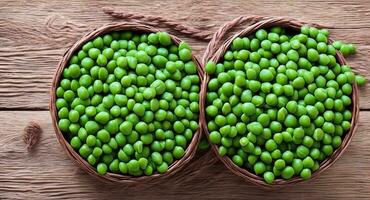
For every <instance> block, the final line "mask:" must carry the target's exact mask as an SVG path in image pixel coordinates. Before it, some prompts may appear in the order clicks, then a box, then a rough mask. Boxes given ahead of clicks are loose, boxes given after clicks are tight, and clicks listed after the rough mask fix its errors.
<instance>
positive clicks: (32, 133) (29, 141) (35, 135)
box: [23, 122, 42, 152]
mask: <svg viewBox="0 0 370 200" xmlns="http://www.w3.org/2000/svg"><path fill="white" fill-rule="evenodd" d="M41 133H42V128H41V126H40V125H39V124H38V123H36V122H29V123H28V125H27V126H26V127H25V128H24V135H23V141H24V143H25V144H26V146H27V150H28V151H29V152H30V151H31V150H32V149H33V147H35V145H36V144H37V143H38V141H39V140H40V137H41Z"/></svg>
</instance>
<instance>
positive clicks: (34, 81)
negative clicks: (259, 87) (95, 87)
mask: <svg viewBox="0 0 370 200" xmlns="http://www.w3.org/2000/svg"><path fill="white" fill-rule="evenodd" d="M64 4H65V3H64V2H60V1H56V0H52V1H46V0H42V1H37V2H36V1H24V0H23V1H11V0H10V1H1V2H0V44H1V45H0V109H47V104H48V99H49V97H48V91H49V87H50V82H51V79H52V76H53V73H54V71H55V67H56V65H57V63H58V61H59V60H60V58H61V56H62V55H63V52H64V51H65V50H66V49H67V48H68V47H69V46H71V45H72V44H73V43H74V42H76V41H77V40H78V39H79V38H80V37H81V36H82V35H84V34H85V33H86V32H87V31H89V30H91V29H93V28H94V27H99V26H101V25H103V24H106V23H109V22H112V21H113V19H112V18H111V17H109V16H107V15H105V14H104V13H103V12H102V10H101V8H102V7H104V6H109V7H113V8H117V9H122V10H123V11H135V12H140V13H142V14H150V15H161V16H165V17H168V18H171V19H176V20H178V21H180V22H183V23H186V24H188V25H193V26H200V27H211V28H210V29H208V28H207V30H209V31H214V30H216V28H217V27H218V26H219V25H221V24H223V23H225V22H227V21H228V20H231V19H233V18H234V17H237V16H239V15H248V14H258V15H270V16H288V17H294V18H298V19H301V20H306V21H311V22H316V23H321V24H323V25H326V26H329V27H333V28H334V29H331V30H332V32H333V37H334V38H336V39H341V40H345V41H348V42H353V43H355V44H358V46H359V53H358V55H356V56H355V57H354V58H349V63H350V64H351V65H352V66H353V67H354V68H356V70H357V71H359V72H361V73H362V74H364V75H366V76H368V75H369V74H368V73H369V72H368V70H367V69H368V67H367V65H368V63H370V57H369V56H368V55H369V53H370V26H369V24H370V17H369V15H370V14H369V13H370V12H369V11H370V2H369V1H365V0H358V1H356V2H348V1H344V0H340V1H314V2H305V1H303V0H300V1H294V2H285V3H284V2H275V1H273V0H263V1H248V3H246V2H244V1H234V2H233V3H230V2H227V1H219V0H218V1H211V0H205V1H176V3H166V2H163V1H153V3H152V4H151V5H149V4H147V3H146V1H144V0H141V1H135V0H129V1H125V2H122V1H118V0H114V1H109V3H103V2H100V1H89V2H80V1H71V2H68V5H69V6H65V5H64ZM267 5H268V6H267ZM179 10H181V12H178V11H179ZM313 12H314V14H313ZM183 38H184V37H183ZM187 41H190V43H191V45H192V47H193V49H195V52H196V54H197V55H198V56H199V57H201V55H202V53H203V50H204V48H205V46H206V43H205V42H200V41H195V40H191V39H187ZM367 87H370V86H367ZM367 91H369V89H367V88H362V90H361V93H360V96H361V108H365V109H369V108H370V96H369V95H370V94H367V93H368V92H367Z"/></svg>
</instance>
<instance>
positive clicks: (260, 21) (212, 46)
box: [200, 16, 359, 190]
mask: <svg viewBox="0 0 370 200" xmlns="http://www.w3.org/2000/svg"><path fill="white" fill-rule="evenodd" d="M248 19H250V20H252V21H253V20H254V21H253V22H252V24H251V25H250V26H247V27H246V28H245V29H243V30H241V31H240V32H238V33H236V34H235V35H233V36H232V37H229V38H228V39H227V40H223V37H224V35H225V34H226V32H227V31H228V30H230V29H231V28H232V27H234V26H237V25H239V24H240V23H243V22H246V21H247V20H248ZM302 25H310V26H315V27H323V26H320V25H317V24H312V23H306V22H301V21H297V20H295V19H287V18H276V17H258V16H252V17H239V18H236V19H234V20H232V21H231V22H229V23H227V24H225V25H224V26H223V27H221V28H220V29H219V31H218V32H216V33H215V35H214V37H213V39H212V40H211V42H210V43H209V45H208V48H207V51H206V53H205V55H204V56H203V59H202V63H203V66H204V64H205V63H206V61H208V60H212V61H213V62H215V63H217V62H218V61H221V60H222V58H223V55H224V53H225V52H226V50H227V49H228V48H229V46H230V45H231V43H232V41H233V40H234V39H235V38H236V37H241V36H247V35H250V34H252V33H254V32H255V31H257V30H258V29H260V28H267V27H272V26H282V27H286V28H291V29H294V30H299V29H300V27H301V26H302ZM329 42H332V40H330V39H329ZM218 46H219V47H218ZM336 58H337V61H338V62H339V64H341V65H345V64H346V61H345V59H344V57H343V55H342V54H341V53H340V52H337V54H336ZM209 79H210V77H209V75H208V74H206V73H205V74H204V79H203V83H202V89H201V90H202V92H203V93H202V94H201V95H200V98H201V106H202V107H205V106H206V105H205V100H206V94H207V84H208V81H209ZM351 110H352V119H351V128H350V130H349V131H348V132H347V133H346V134H345V136H344V138H343V141H342V144H341V146H340V147H339V148H337V149H336V150H335V151H334V152H333V154H332V155H331V156H329V157H328V158H326V159H325V160H324V161H323V162H321V163H320V168H319V169H318V170H317V171H316V172H314V173H313V174H312V177H311V179H310V180H312V179H314V178H316V177H318V176H319V175H320V174H322V173H323V172H324V171H325V170H326V169H327V168H329V167H330V166H331V165H332V164H333V163H334V162H335V161H336V160H337V159H338V158H339V157H340V156H341V155H342V153H343V152H344V151H345V150H346V149H347V147H348V145H349V143H350V142H351V140H352V137H353V135H354V133H355V132H356V129H357V125H358V118H359V96H358V88H357V85H356V83H354V84H353V92H352V106H351ZM200 115H201V116H202V117H201V118H202V120H206V117H205V112H204V110H201V113H200ZM202 124H203V130H204V134H206V135H207V136H208V135H209V132H208V128H207V122H206V121H204V122H203V123H202ZM207 138H208V137H207ZM208 139H209V138H208ZM211 146H212V149H213V151H214V152H215V153H216V154H217V157H218V158H219V159H220V160H221V161H222V162H223V163H224V164H225V166H226V167H227V168H228V169H229V170H230V171H232V172H233V173H234V174H236V175H238V176H240V177H242V178H243V179H244V180H246V181H248V182H250V183H253V184H255V185H257V186H260V187H261V188H263V189H269V190H271V189H276V188H282V187H286V186H291V185H295V184H297V183H299V182H302V181H304V180H303V179H301V178H300V177H295V178H293V179H290V180H282V179H277V180H275V181H274V183H273V184H267V183H265V182H264V180H263V179H262V178H261V177H259V176H257V175H255V174H254V173H251V172H249V171H248V170H246V169H243V168H240V167H238V166H237V165H235V164H234V163H233V161H232V160H231V159H230V158H229V157H227V156H224V157H221V156H220V155H219V154H218V147H217V146H216V145H211Z"/></svg>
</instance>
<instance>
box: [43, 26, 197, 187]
mask: <svg viewBox="0 0 370 200" xmlns="http://www.w3.org/2000/svg"><path fill="white" fill-rule="evenodd" d="M124 30H130V31H137V32H145V33H152V32H159V31H160V30H158V29H156V28H153V27H151V26H148V25H144V24H139V23H134V22H120V23H111V24H107V25H105V26H103V27H101V28H98V29H96V30H93V31H92V32H90V33H88V34H86V35H85V36H83V37H82V38H81V39H80V40H79V41H77V42H76V43H75V44H74V45H73V46H72V47H71V48H70V49H68V50H67V51H66V52H65V54H64V56H63V58H62V60H61V61H60V62H59V64H58V67H57V70H56V72H55V75H54V78H53V82H52V87H51V91H50V94H51V99H50V105H49V106H50V113H51V117H52V123H53V127H54V130H55V133H56V136H57V139H58V141H59V143H60V144H61V145H62V147H63V149H64V150H65V151H66V152H67V154H68V155H69V156H70V157H71V158H72V159H73V160H74V161H75V162H76V164H77V165H78V166H79V167H80V168H81V169H83V170H84V171H86V172H87V173H89V174H91V175H92V176H94V177H96V178H98V179H100V180H101V181H104V182H118V183H126V184H129V185H130V184H133V185H136V184H141V185H142V183H145V184H157V183H159V182H161V181H163V180H167V179H168V177H170V176H172V175H174V174H175V173H176V172H178V171H180V170H181V169H182V168H183V167H184V166H185V165H186V164H187V163H189V161H190V160H191V159H192V158H193V157H194V155H195V153H196V151H197V147H198V144H199V141H200V138H201V132H202V130H201V127H203V125H202V124H201V122H202V121H204V120H201V119H200V118H199V126H200V128H199V129H198V131H197V132H196V133H195V134H194V136H193V139H192V140H191V142H190V144H189V146H188V147H187V149H186V151H185V155H184V156H183V157H182V158H181V159H180V160H177V161H175V162H174V163H172V164H171V165H170V166H169V169H168V171H167V172H166V173H164V174H153V175H151V176H140V177H133V176H127V175H121V174H113V173H107V174H105V175H99V174H98V173H97V172H96V169H95V168H94V167H93V166H91V165H90V164H89V163H88V162H86V161H85V160H84V159H83V158H82V157H81V156H80V155H79V154H78V153H77V152H76V151H75V150H74V149H73V148H72V147H71V145H70V144H69V142H68V141H67V140H66V138H65V137H64V135H63V133H62V132H61V131H60V130H59V128H58V117H57V109H56V105H55V101H56V93H55V92H56V89H57V87H58V85H59V82H60V79H61V77H62V74H63V69H64V67H65V66H66V65H67V64H68V62H69V60H70V58H71V57H72V55H73V54H74V53H75V52H77V51H78V50H79V49H80V48H81V47H82V46H83V44H85V43H86V42H88V41H90V40H92V39H93V38H95V37H97V36H100V35H102V34H105V33H108V32H113V31H124ZM170 36H171V38H172V40H173V41H174V42H175V43H176V44H179V43H180V42H181V40H180V39H179V38H178V37H176V36H173V35H170ZM193 61H194V62H195V64H196V67H197V71H198V76H199V77H200V81H201V82H203V69H202V68H201V67H200V66H201V65H200V63H199V62H198V59H197V58H196V57H195V56H193ZM201 92H202V91H201ZM202 109H203V108H200V110H202Z"/></svg>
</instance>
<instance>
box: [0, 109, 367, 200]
mask: <svg viewBox="0 0 370 200" xmlns="http://www.w3.org/2000/svg"><path fill="white" fill-rule="evenodd" d="M31 120H34V121H39V122H40V125H41V126H42V128H43V130H44V133H43V135H42V139H41V142H40V144H39V145H38V146H37V147H36V149H35V152H33V153H30V154H29V153H27V151H26V149H25V145H24V144H23V142H22V131H23V128H24V126H25V125H26V124H27V123H28V122H29V121H31ZM369 120H370V112H368V111H363V112H361V115H360V124H359V128H358V131H357V133H356V135H355V137H354V139H353V141H352V143H351V145H350V147H349V148H348V150H347V152H345V153H344V154H343V157H342V158H340V159H339V160H338V162H337V163H336V164H334V165H333V166H332V167H331V168H330V169H328V170H327V171H326V172H325V173H324V174H322V175H321V176H320V177H319V178H317V179H315V180H312V181H310V182H307V183H302V184H299V185H297V186H292V187H290V188H287V189H285V190H281V191H275V192H266V191H262V190H260V189H258V188H256V187H255V186H252V185H250V184H249V183H245V182H244V181H243V180H241V179H240V178H238V177H236V176H235V175H233V174H231V173H230V172H229V171H228V170H227V169H226V168H225V167H223V165H222V164H221V163H217V164H215V165H214V166H211V167H209V168H206V169H204V170H203V171H202V172H201V173H199V174H198V175H197V176H193V177H192V178H190V179H187V181H185V182H181V180H177V178H178V177H179V176H177V175H175V176H174V177H172V178H171V180H170V181H168V182H165V183H163V184H160V185H156V186H153V187H151V188H145V187H143V186H140V187H126V186H125V185H110V184H104V183H101V182H99V181H97V180H95V178H93V177H90V176H89V175H87V174H85V173H84V172H83V171H82V170H80V169H79V168H78V167H77V166H76V165H74V163H73V162H72V161H71V160H70V159H69V157H67V155H66V154H65V153H64V152H63V151H62V148H61V147H60V145H59V143H58V142H57V139H56V138H55V134H54V131H53V129H52V126H51V120H50V116H49V112H47V111H1V112H0V121H1V122H2V127H1V129H0V168H1V173H0V199H105V198H110V199H119V198H127V199H175V198H176V199H194V198H196V199H246V198H250V199H291V198H296V199H301V198H305V199H359V198H363V199H367V198H368V197H369V195H370V191H369V188H370V174H369V173H368V166H369V165H370V140H368V132H370V127H369V126H367V125H366V123H367V122H368V121H369ZM173 181H174V182H176V184H174V182H173Z"/></svg>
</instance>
